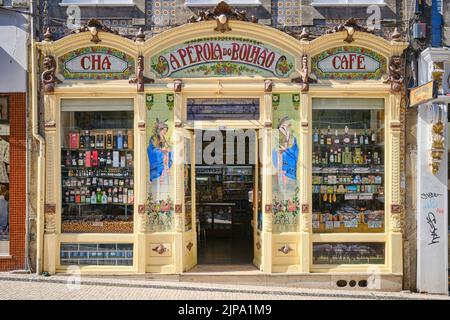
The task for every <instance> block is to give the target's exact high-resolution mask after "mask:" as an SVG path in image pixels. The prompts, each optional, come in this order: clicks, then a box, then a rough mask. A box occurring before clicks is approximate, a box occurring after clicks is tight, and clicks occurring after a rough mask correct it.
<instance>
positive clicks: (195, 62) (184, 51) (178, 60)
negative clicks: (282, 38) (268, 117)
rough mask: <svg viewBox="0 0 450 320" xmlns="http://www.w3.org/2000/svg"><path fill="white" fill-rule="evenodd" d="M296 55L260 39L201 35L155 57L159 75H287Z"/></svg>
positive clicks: (153, 60)
mask: <svg viewBox="0 0 450 320" xmlns="http://www.w3.org/2000/svg"><path fill="white" fill-rule="evenodd" d="M293 61H294V60H293V58H292V57H291V56H289V55H288V54H285V53H281V52H279V51H277V50H276V49H273V48H271V47H270V46H267V45H263V44H261V43H259V42H256V41H252V40H247V39H240V38H227V40H224V39H220V38H212V39H199V40H194V41H191V42H186V43H184V44H183V45H181V46H177V47H173V48H170V49H168V50H166V51H164V52H162V53H161V54H159V55H157V56H154V57H152V58H151V64H152V66H151V67H152V71H153V72H155V73H156V74H157V75H158V76H159V77H169V76H178V77H180V76H186V77H196V76H205V75H207V76H225V75H254V74H261V75H269V76H277V77H287V76H288V75H289V73H290V71H292V69H293V66H294V63H293Z"/></svg>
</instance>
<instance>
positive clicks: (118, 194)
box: [61, 99, 134, 233]
mask: <svg viewBox="0 0 450 320" xmlns="http://www.w3.org/2000/svg"><path fill="white" fill-rule="evenodd" d="M120 100H122V99H117V100H116V101H115V102H112V101H96V102H95V101H94V103H93V102H92V101H89V102H87V103H84V102H83V101H63V103H62V112H61V126H62V130H61V181H62V214H61V231H62V232H75V233H78V232H90V233H132V232H133V204H134V174H133V168H134V151H133V150H134V134H133V111H132V110H133V109H132V100H125V101H120ZM96 103H97V104H98V105H97V104H96ZM110 103H113V104H114V105H113V106H111V105H110ZM130 109H131V110H130ZM75 110H79V111H75ZM111 110H114V111H111Z"/></svg>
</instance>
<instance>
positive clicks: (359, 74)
mask: <svg viewBox="0 0 450 320" xmlns="http://www.w3.org/2000/svg"><path fill="white" fill-rule="evenodd" d="M311 70H312V72H313V73H314V74H315V75H316V76H317V78H318V79H331V80H379V79H381V77H382V76H383V75H384V74H385V73H386V70H387V60H386V58H385V57H383V56H382V55H380V54H378V53H376V52H374V51H372V50H369V49H366V48H361V47H348V46H345V47H337V48H333V49H329V50H326V51H324V52H322V53H320V54H318V55H316V56H314V57H312V59H311Z"/></svg>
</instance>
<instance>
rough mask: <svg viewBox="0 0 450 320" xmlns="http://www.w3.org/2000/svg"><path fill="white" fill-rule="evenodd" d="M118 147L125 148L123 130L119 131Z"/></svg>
mask: <svg viewBox="0 0 450 320" xmlns="http://www.w3.org/2000/svg"><path fill="white" fill-rule="evenodd" d="M117 149H119V150H121V149H123V135H122V131H118V132H117Z"/></svg>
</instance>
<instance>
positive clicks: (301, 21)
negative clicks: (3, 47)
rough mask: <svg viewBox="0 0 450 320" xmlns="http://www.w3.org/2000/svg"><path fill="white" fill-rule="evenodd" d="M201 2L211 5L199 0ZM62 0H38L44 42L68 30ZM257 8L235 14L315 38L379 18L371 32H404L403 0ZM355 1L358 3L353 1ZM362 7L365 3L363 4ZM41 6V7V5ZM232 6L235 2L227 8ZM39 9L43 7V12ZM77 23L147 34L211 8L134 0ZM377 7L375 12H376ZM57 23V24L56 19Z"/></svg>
mask: <svg viewBox="0 0 450 320" xmlns="http://www.w3.org/2000/svg"><path fill="white" fill-rule="evenodd" d="M204 2H205V3H208V2H211V1H204ZM60 3H61V0H58V1H45V0H39V12H40V14H41V15H42V19H41V20H40V28H41V32H40V38H41V39H43V34H44V32H45V31H44V30H43V28H44V26H45V24H47V25H48V26H49V27H50V28H51V31H52V33H53V34H54V35H55V37H56V38H60V37H62V36H64V35H66V34H68V33H69V32H70V28H68V27H67V24H66V23H65V22H64V21H66V20H67V18H68V12H69V13H70V12H72V11H73V8H72V7H67V6H61V5H60ZM259 3H260V5H254V4H251V5H247V6H246V5H238V6H235V7H236V8H237V9H238V10H246V11H247V15H248V16H252V15H253V16H255V17H257V18H258V19H259V23H260V24H264V25H270V26H272V27H274V28H278V29H280V30H282V31H284V32H287V33H290V34H293V35H297V36H298V35H300V33H301V31H302V28H303V27H308V28H309V31H310V34H311V35H312V36H313V37H316V36H319V35H321V34H323V33H324V32H325V30H326V29H327V28H329V27H334V26H336V25H339V24H342V23H344V22H345V21H346V20H347V19H349V18H356V19H358V22H359V23H360V24H361V25H366V24H367V23H370V20H371V18H372V17H375V16H374V14H375V15H376V14H377V13H378V12H379V14H380V29H377V30H375V33H376V34H378V35H381V36H383V37H385V38H387V37H388V36H389V34H390V33H391V32H392V30H393V28H394V27H398V28H399V29H402V28H403V24H402V19H403V11H404V3H405V1H403V0H401V1H398V0H384V2H383V5H379V6H376V4H374V5H373V6H376V7H373V6H372V7H370V8H369V5H365V6H361V5H351V4H349V5H346V6H342V5H337V6H333V5H330V6H316V5H314V4H313V3H314V1H313V0H302V1H300V0H294V1H292V0H278V1H277V0H259ZM355 3H357V1H356V2H355ZM366 3H368V2H367V1H366ZM45 4H46V5H45ZM231 5H232V6H233V5H234V4H231ZM44 8H47V9H46V10H44ZM79 8H80V13H81V15H80V17H81V23H85V22H86V21H87V20H89V19H90V18H97V19H99V20H101V21H102V22H103V23H104V24H105V25H107V26H108V27H112V28H113V29H114V30H117V31H119V33H120V34H122V35H124V36H127V37H133V36H134V35H135V34H136V33H137V31H138V29H139V28H142V29H143V30H144V32H145V33H146V34H147V35H148V37H149V36H153V35H156V34H159V33H161V32H162V31H164V30H167V29H170V28H173V27H175V26H179V25H183V24H185V23H186V22H187V20H188V19H189V18H190V17H191V16H193V15H196V14H197V13H198V11H199V10H207V9H209V10H212V7H211V5H202V6H194V5H187V4H186V0H164V1H163V0H134V6H126V7H123V6H120V7H112V6H100V5H97V6H80V7H79ZM378 9H379V11H378ZM45 17H47V18H48V19H47V22H45V21H44V20H45ZM56 20H60V21H56Z"/></svg>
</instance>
